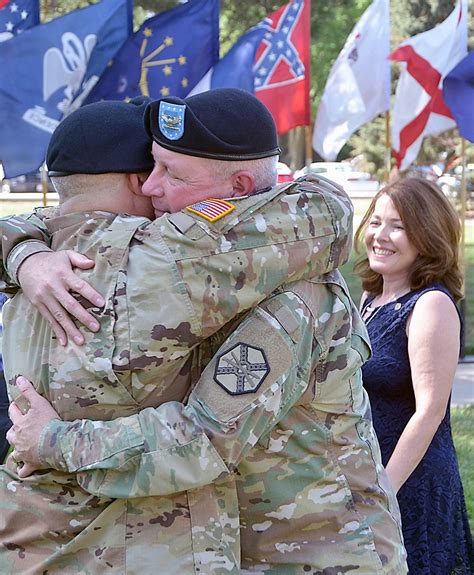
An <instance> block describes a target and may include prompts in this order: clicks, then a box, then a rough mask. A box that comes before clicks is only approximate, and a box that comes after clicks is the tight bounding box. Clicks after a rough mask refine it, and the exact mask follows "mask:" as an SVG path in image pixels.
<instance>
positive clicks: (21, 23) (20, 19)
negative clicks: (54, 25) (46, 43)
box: [0, 0, 40, 42]
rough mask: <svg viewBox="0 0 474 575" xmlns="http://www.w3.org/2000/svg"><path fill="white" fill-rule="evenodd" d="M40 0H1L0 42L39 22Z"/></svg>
mask: <svg viewBox="0 0 474 575" xmlns="http://www.w3.org/2000/svg"><path fill="white" fill-rule="evenodd" d="M39 16H40V13H39V0H0V42H4V41H5V40H9V39H10V38H13V36H14V35H16V34H19V33H20V32H21V31H22V30H26V29H27V28H31V27H32V26H37V25H38V24H39Z"/></svg>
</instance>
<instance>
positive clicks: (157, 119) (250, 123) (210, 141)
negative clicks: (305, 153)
mask: <svg viewBox="0 0 474 575" xmlns="http://www.w3.org/2000/svg"><path fill="white" fill-rule="evenodd" d="M145 127H146V128H147V130H148V131H149V134H150V136H151V137H152V138H153V140H154V141H155V142H156V143H157V144H159V145H160V146H163V148H166V149H167V150H172V151H173V152H178V153H180V154H186V155H188V156H197V157H201V158H214V159H217V160H230V161H239V160H255V159H258V158H266V157H268V156H277V155H278V154H279V153H280V148H279V147H278V137H277V131H276V126H275V122H274V120H273V117H272V115H271V114H270V112H269V110H268V108H267V107H266V106H265V104H263V103H262V102H261V101H260V100H259V99H258V98H256V97H255V96H254V95H253V94H250V92H245V91H244V90H239V89H237V88H217V89H215V90H209V91H208V92H202V93H200V94H196V95H194V96H188V97H187V98H184V100H182V99H181V98H176V97H167V98H161V99H160V100H156V101H155V102H152V103H151V104H150V105H149V106H148V108H147V111H146V114H145Z"/></svg>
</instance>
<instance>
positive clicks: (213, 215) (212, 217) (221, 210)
mask: <svg viewBox="0 0 474 575" xmlns="http://www.w3.org/2000/svg"><path fill="white" fill-rule="evenodd" d="M186 209H187V210H188V211H189V212H193V213H194V214H197V215H198V216H201V217H203V218H204V219H206V220H208V221H209V222H215V221H216V220H218V219H219V218H222V217H223V216H226V215H227V214H230V212H231V211H232V210H233V209H235V205H234V204H231V203H230V202H228V201H226V200H219V199H215V198H209V199H208V200H203V201H202V202H198V203H197V204H193V205H191V206H187V208H186Z"/></svg>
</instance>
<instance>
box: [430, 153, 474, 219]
mask: <svg viewBox="0 0 474 575" xmlns="http://www.w3.org/2000/svg"><path fill="white" fill-rule="evenodd" d="M465 177H466V201H467V207H468V209H473V208H474V164H467V165H466V171H465ZM461 179H462V166H456V167H455V168H454V169H453V170H450V171H449V172H446V173H445V174H443V175H442V176H440V177H439V178H438V180H437V184H438V186H439V187H440V188H441V189H442V190H443V192H444V194H445V196H447V197H448V198H451V199H452V200H454V201H459V200H460V197H461Z"/></svg>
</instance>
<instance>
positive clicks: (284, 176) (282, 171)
mask: <svg viewBox="0 0 474 575" xmlns="http://www.w3.org/2000/svg"><path fill="white" fill-rule="evenodd" d="M277 173H278V179H277V181H278V183H279V184H282V183H284V182H292V181H293V179H294V174H293V170H291V169H290V168H289V167H288V166H287V165H286V164H285V163H284V162H278V163H277Z"/></svg>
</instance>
